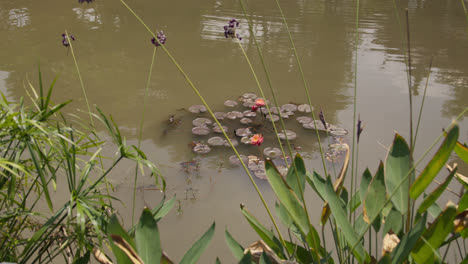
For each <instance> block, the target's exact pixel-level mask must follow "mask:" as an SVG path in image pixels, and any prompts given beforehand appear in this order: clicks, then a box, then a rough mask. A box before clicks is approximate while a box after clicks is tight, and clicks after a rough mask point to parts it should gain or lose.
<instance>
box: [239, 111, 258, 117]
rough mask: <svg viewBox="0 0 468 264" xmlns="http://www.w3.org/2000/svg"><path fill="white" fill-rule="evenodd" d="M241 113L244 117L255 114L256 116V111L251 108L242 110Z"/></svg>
mask: <svg viewBox="0 0 468 264" xmlns="http://www.w3.org/2000/svg"><path fill="white" fill-rule="evenodd" d="M242 114H243V115H244V116H245V117H255V116H257V113H255V112H252V111H251V110H245V111H244V112H242Z"/></svg>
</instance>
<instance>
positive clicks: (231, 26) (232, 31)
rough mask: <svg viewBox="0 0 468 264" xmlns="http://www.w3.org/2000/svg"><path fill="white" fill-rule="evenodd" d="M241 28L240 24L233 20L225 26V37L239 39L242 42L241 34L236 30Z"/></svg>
mask: <svg viewBox="0 0 468 264" xmlns="http://www.w3.org/2000/svg"><path fill="white" fill-rule="evenodd" d="M238 27H239V22H237V20H235V19H231V20H230V21H229V23H228V24H227V25H226V26H224V36H225V37H226V38H237V39H239V40H242V38H241V37H240V36H239V34H237V33H236V29H237V28H238Z"/></svg>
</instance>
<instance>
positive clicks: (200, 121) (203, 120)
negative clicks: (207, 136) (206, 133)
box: [192, 117, 212, 126]
mask: <svg viewBox="0 0 468 264" xmlns="http://www.w3.org/2000/svg"><path fill="white" fill-rule="evenodd" d="M211 123H212V122H211V120H209V119H208V118H204V117H198V118H195V119H194V120H193V121H192V125H193V126H202V125H211Z"/></svg>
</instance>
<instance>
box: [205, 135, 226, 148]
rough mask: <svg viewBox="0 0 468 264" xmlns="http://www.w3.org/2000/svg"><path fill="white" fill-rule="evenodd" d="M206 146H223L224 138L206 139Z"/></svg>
mask: <svg viewBox="0 0 468 264" xmlns="http://www.w3.org/2000/svg"><path fill="white" fill-rule="evenodd" d="M207 142H208V145H210V146H222V145H224V138H222V137H212V138H209V139H208V141H207Z"/></svg>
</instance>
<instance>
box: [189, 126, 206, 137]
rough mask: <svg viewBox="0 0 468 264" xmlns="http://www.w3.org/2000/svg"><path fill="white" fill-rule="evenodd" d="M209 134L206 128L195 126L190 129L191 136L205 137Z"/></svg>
mask: <svg viewBox="0 0 468 264" xmlns="http://www.w3.org/2000/svg"><path fill="white" fill-rule="evenodd" d="M209 133H210V129H209V128H208V127H207V126H196V127H194V128H192V134H194V135H197V136H206V135H208V134H209Z"/></svg>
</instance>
